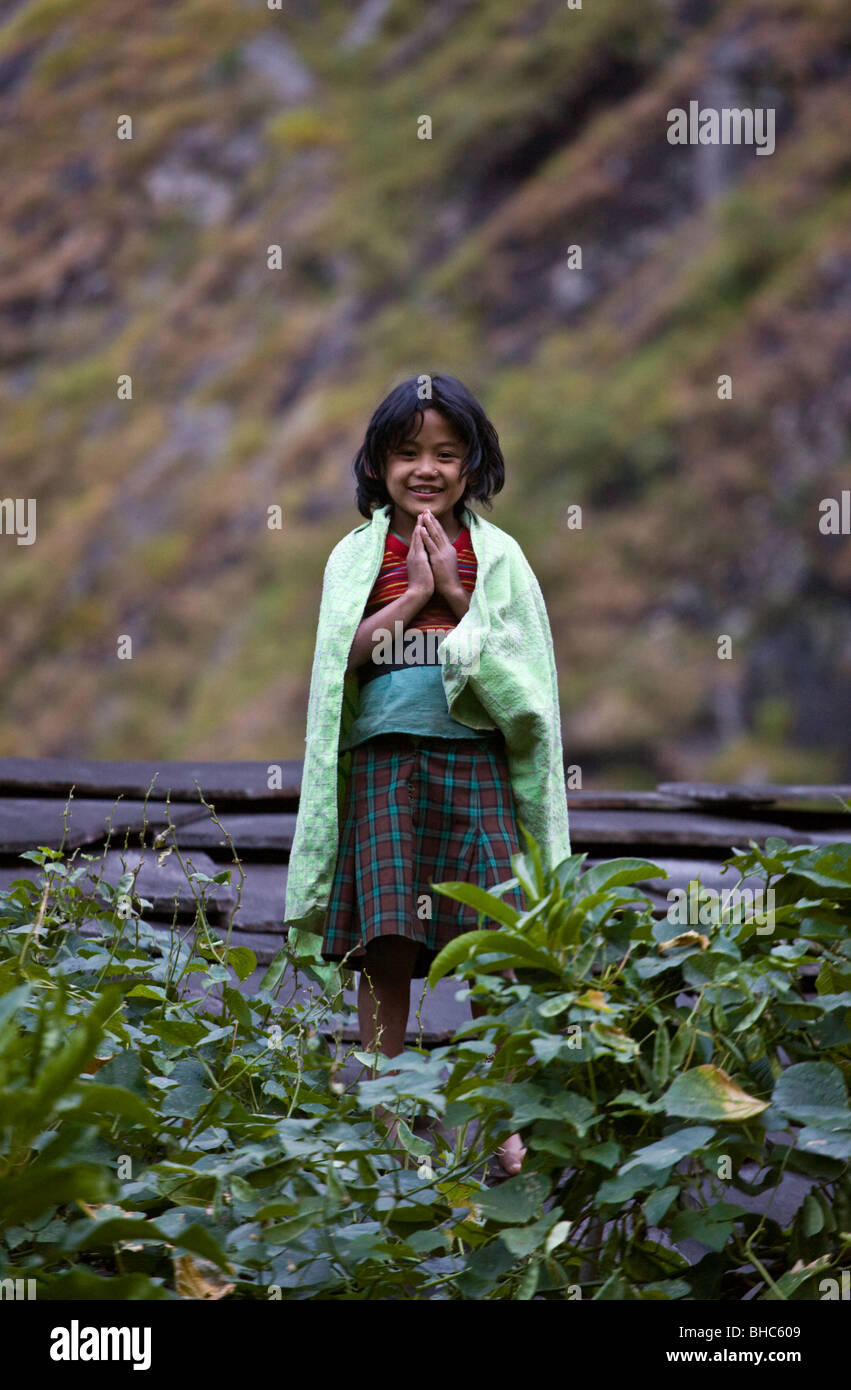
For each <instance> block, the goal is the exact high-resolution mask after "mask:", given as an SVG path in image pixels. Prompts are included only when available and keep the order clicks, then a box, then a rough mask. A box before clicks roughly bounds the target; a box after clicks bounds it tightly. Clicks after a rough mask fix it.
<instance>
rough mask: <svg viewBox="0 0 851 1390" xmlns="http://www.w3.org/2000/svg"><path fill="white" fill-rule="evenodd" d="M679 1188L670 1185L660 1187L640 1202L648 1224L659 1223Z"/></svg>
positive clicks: (656, 1224)
mask: <svg viewBox="0 0 851 1390" xmlns="http://www.w3.org/2000/svg"><path fill="white" fill-rule="evenodd" d="M679 1190H680V1189H679V1188H678V1187H676V1186H671V1187H660V1188H659V1191H658V1192H651V1194H650V1196H649V1197H648V1198H647V1200H646V1201H645V1202H643V1203H642V1207H643V1209H644V1215H645V1217H646V1218H647V1224H648V1226H658V1225H659V1222H660V1221H661V1220H662V1217H663V1216H664V1215H665V1212H666V1211H667V1210H668V1208H669V1207H670V1205H671V1203H672V1202H673V1200H674V1198H675V1197H676V1196H677V1193H678V1192H679Z"/></svg>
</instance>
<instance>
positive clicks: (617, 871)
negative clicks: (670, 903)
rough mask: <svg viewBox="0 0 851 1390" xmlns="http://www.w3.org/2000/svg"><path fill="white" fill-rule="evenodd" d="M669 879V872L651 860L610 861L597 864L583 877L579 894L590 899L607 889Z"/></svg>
mask: <svg viewBox="0 0 851 1390" xmlns="http://www.w3.org/2000/svg"><path fill="white" fill-rule="evenodd" d="M667 877H668V873H667V870H666V869H662V868H660V866H659V865H658V864H654V863H653V862H652V860H650V859H609V860H607V861H606V862H605V863H604V864H595V865H594V867H593V868H592V869H589V870H588V872H587V873H586V874H583V875H582V879H581V881H580V883H579V892H580V893H581V894H582V896H583V897H590V896H591V895H592V894H597V893H601V892H602V891H603V890H604V889H606V888H616V887H620V885H621V884H624V883H641V882H643V881H644V880H645V879H648V878H667Z"/></svg>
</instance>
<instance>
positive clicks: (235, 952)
mask: <svg viewBox="0 0 851 1390" xmlns="http://www.w3.org/2000/svg"><path fill="white" fill-rule="evenodd" d="M225 960H226V961H227V963H228V965H229V966H231V968H232V969H233V970H235V971H236V978H237V979H238V980H240V981H242V980H247V979H248V977H249V975H250V974H251V973H252V971H254V970H256V969H257V957H256V956H255V954H254V952H253V951H250V950H249V949H248V947H247V946H231V948H230V950H229V951H228V953H227V955H226V956H225Z"/></svg>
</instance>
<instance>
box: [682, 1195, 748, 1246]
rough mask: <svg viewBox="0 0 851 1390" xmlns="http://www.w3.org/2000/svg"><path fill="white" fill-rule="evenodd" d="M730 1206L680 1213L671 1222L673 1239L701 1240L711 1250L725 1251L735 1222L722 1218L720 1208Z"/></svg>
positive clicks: (726, 1204) (723, 1204)
mask: <svg viewBox="0 0 851 1390" xmlns="http://www.w3.org/2000/svg"><path fill="white" fill-rule="evenodd" d="M728 1205H729V1204H728V1203H726V1202H724V1203H721V1204H719V1207H715V1208H713V1209H712V1210H710V1211H678V1212H677V1214H676V1216H675V1217H674V1219H673V1221H672V1222H671V1228H670V1230H671V1239H672V1240H674V1241H680V1240H699V1241H700V1242H701V1244H702V1245H708V1247H709V1249H710V1250H716V1251H721V1250H723V1249H724V1246H725V1245H726V1244H727V1242H728V1240H730V1239H731V1237H732V1235H733V1230H734V1225H733V1222H732V1221H731V1220H729V1219H728V1220H723V1219H721V1216H720V1207H721V1206H724V1207H726V1206H728ZM743 1214H744V1213H743Z"/></svg>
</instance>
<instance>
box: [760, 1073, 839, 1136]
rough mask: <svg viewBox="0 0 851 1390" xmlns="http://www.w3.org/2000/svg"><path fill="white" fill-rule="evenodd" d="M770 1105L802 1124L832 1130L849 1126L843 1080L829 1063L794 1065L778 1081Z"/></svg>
mask: <svg viewBox="0 0 851 1390" xmlns="http://www.w3.org/2000/svg"><path fill="white" fill-rule="evenodd" d="M771 1104H772V1105H773V1106H774V1107H775V1109H776V1110H779V1111H780V1113H781V1115H786V1116H787V1117H788V1118H789V1119H790V1120H800V1122H801V1123H802V1124H808V1123H810V1122H812V1123H814V1124H815V1125H816V1126H818V1127H822V1128H828V1129H829V1128H833V1127H836V1126H837V1125H838V1126H839V1127H845V1126H846V1125H851V1110H849V1108H848V1093H847V1091H846V1089H845V1079H844V1077H843V1075H842V1072H841V1071H840V1070H839V1068H838V1067H836V1066H834V1065H833V1063H832V1062H797V1063H795V1064H794V1065H793V1066H791V1067H787V1068H786V1070H785V1071H784V1072H783V1074H782V1076H780V1077H778V1079H777V1082H776V1084H775V1087H774V1091H773V1092H772V1096H771Z"/></svg>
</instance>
